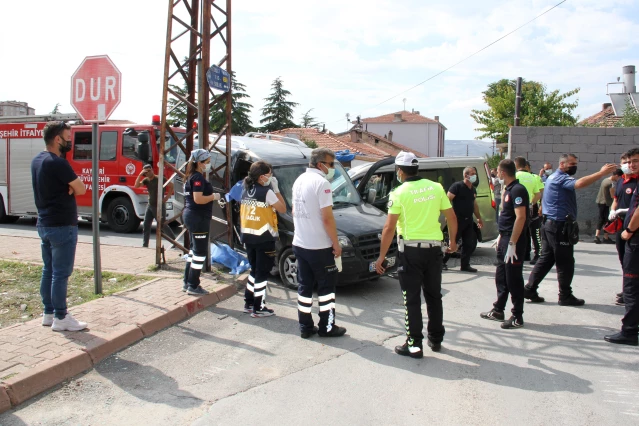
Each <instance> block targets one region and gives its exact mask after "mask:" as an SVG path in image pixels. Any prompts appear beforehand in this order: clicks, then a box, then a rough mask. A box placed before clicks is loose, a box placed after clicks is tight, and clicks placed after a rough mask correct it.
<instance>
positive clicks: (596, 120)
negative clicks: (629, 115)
mask: <svg viewBox="0 0 639 426" xmlns="http://www.w3.org/2000/svg"><path fill="white" fill-rule="evenodd" d="M619 120H621V117H617V116H616V115H615V111H614V109H613V108H612V104H611V103H605V104H603V105H602V107H601V111H599V112H598V113H596V114H594V115H591V116H590V117H588V118H584V119H583V120H581V121H580V122H579V125H580V126H587V127H615V124H617V122H618V121H619Z"/></svg>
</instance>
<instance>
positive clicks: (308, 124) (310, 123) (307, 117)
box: [300, 108, 319, 129]
mask: <svg viewBox="0 0 639 426" xmlns="http://www.w3.org/2000/svg"><path fill="white" fill-rule="evenodd" d="M313 109H314V108H311V109H309V110H308V111H306V112H305V113H304V115H303V116H302V122H301V123H300V124H301V126H302V127H304V128H307V129H309V128H313V129H317V128H318V127H319V123H318V122H317V121H316V118H315V117H311V111H313Z"/></svg>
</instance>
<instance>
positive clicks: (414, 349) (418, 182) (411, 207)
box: [375, 152, 457, 358]
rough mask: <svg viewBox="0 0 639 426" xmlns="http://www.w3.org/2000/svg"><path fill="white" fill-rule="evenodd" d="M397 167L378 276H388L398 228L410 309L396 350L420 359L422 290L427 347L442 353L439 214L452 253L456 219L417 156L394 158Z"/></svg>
mask: <svg viewBox="0 0 639 426" xmlns="http://www.w3.org/2000/svg"><path fill="white" fill-rule="evenodd" d="M395 165H396V166H397V180H398V181H399V182H401V183H402V184H401V185H400V186H399V187H397V188H396V189H395V190H394V191H393V192H392V193H391V194H390V198H389V201H388V217H387V218H386V224H385V225H384V230H383V231H382V242H381V249H380V255H379V258H378V259H377V262H376V264H375V266H376V269H377V272H378V273H379V274H383V273H384V271H385V269H386V267H385V259H386V253H388V249H389V247H390V245H391V243H392V241H393V238H394V235H395V230H397V239H398V246H399V255H398V256H399V258H398V268H397V272H398V274H399V285H400V287H401V289H402V293H403V295H404V307H405V309H406V317H405V323H406V343H404V344H403V345H401V346H397V347H396V348H395V352H396V353H397V354H399V355H404V356H410V357H412V358H421V357H423V356H424V352H423V346H422V340H423V339H424V334H423V331H422V329H423V323H422V308H421V304H422V303H421V292H422V290H423V292H424V298H425V299H426V310H427V312H428V327H427V330H428V346H429V347H430V348H431V349H432V350H433V351H434V352H438V351H439V350H440V349H441V342H442V340H443V339H444V333H445V330H444V325H443V306H442V294H441V288H442V259H443V252H442V240H443V239H444V234H443V233H442V230H441V225H440V223H439V216H440V212H443V213H444V216H445V217H446V222H447V223H448V232H449V235H450V248H449V249H448V251H449V252H454V251H455V250H456V249H457V247H456V243H455V242H456V241H457V239H456V236H457V218H456V217H455V212H454V211H453V209H452V206H451V204H450V200H449V199H448V197H447V196H446V192H445V191H444V188H443V187H442V186H441V184H439V183H437V182H433V181H431V180H428V179H424V178H421V177H419V176H418V175H417V172H418V165H417V157H415V155H414V154H412V153H410V152H400V153H399V154H398V155H397V157H396V158H395Z"/></svg>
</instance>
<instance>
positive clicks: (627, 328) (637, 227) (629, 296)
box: [604, 148, 639, 346]
mask: <svg viewBox="0 0 639 426" xmlns="http://www.w3.org/2000/svg"><path fill="white" fill-rule="evenodd" d="M627 154H628V163H629V165H630V171H631V172H632V173H633V174H637V173H639V149H637V148H635V149H631V150H630V151H628V152H627ZM638 207H639V189H637V188H635V189H634V191H633V195H632V200H631V201H630V206H629V209H628V214H626V219H625V220H624V223H623V226H624V231H623V232H622V233H621V238H623V240H624V241H625V242H626V250H625V252H624V256H623V300H624V302H625V306H626V314H625V315H624V317H623V318H622V319H621V331H620V332H619V333H617V334H613V335H609V336H605V337H604V339H605V340H606V341H607V342H610V343H618V344H623V345H632V346H637V344H639V342H638V341H637V333H639V300H637V299H638V298H639V208H638Z"/></svg>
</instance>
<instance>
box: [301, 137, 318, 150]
mask: <svg viewBox="0 0 639 426" xmlns="http://www.w3.org/2000/svg"><path fill="white" fill-rule="evenodd" d="M302 142H304V143H305V144H306V146H307V147H309V148H311V149H315V148H319V145H317V142H315V141H314V140H313V139H305V138H302Z"/></svg>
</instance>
